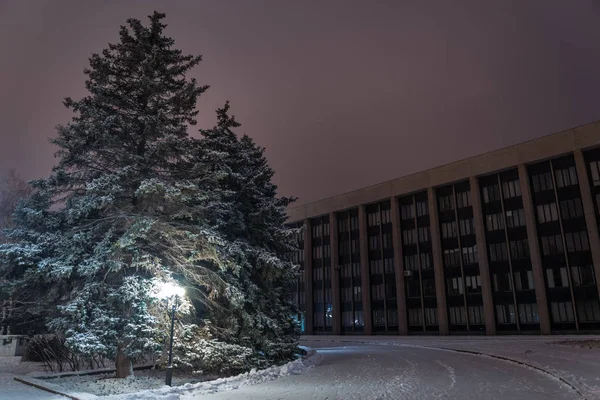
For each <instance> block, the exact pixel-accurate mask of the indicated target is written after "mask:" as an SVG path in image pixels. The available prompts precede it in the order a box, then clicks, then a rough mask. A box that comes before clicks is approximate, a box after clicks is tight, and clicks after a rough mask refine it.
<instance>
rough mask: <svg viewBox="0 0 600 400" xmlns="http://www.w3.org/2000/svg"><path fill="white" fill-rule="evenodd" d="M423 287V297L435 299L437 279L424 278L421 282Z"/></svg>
mask: <svg viewBox="0 0 600 400" xmlns="http://www.w3.org/2000/svg"><path fill="white" fill-rule="evenodd" d="M421 283H422V285H423V296H425V297H435V279H434V278H423V279H422V280H421Z"/></svg>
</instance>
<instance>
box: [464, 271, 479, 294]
mask: <svg viewBox="0 0 600 400" xmlns="http://www.w3.org/2000/svg"><path fill="white" fill-rule="evenodd" d="M465 286H466V287H467V293H479V292H481V277H480V276H479V275H471V276H465Z"/></svg>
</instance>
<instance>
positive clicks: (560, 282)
mask: <svg viewBox="0 0 600 400" xmlns="http://www.w3.org/2000/svg"><path fill="white" fill-rule="evenodd" d="M546 282H547V283H548V288H549V289H553V288H560V287H569V277H568V275H567V267H561V268H554V269H547V270H546Z"/></svg>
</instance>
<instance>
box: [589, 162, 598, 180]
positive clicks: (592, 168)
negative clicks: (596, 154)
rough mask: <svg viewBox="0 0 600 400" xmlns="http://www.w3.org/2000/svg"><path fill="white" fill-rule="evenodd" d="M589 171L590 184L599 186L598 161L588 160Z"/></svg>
mask: <svg viewBox="0 0 600 400" xmlns="http://www.w3.org/2000/svg"><path fill="white" fill-rule="evenodd" d="M590 172H591V173H592V184H593V185H594V186H600V161H590Z"/></svg>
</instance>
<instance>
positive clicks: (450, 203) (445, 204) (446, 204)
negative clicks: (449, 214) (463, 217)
mask: <svg viewBox="0 0 600 400" xmlns="http://www.w3.org/2000/svg"><path fill="white" fill-rule="evenodd" d="M439 203H440V212H444V211H451V210H454V198H453V196H452V195H451V194H449V195H447V196H442V197H440V198H439Z"/></svg>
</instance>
